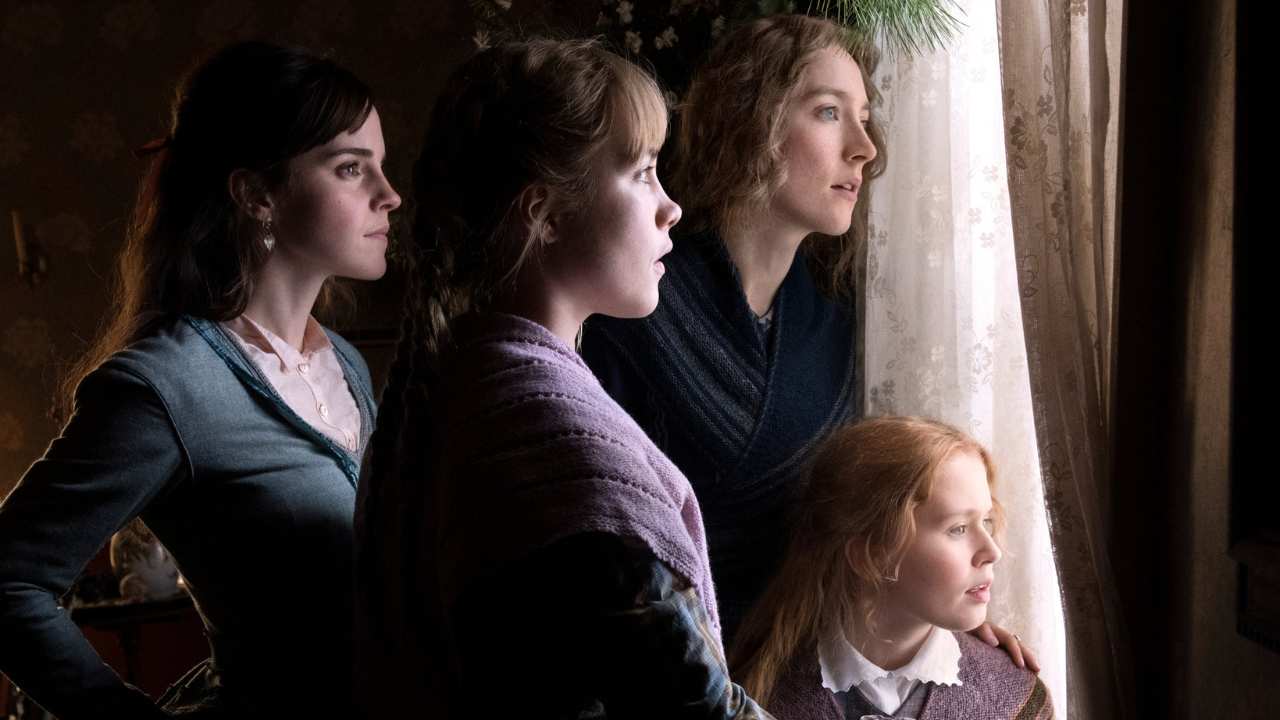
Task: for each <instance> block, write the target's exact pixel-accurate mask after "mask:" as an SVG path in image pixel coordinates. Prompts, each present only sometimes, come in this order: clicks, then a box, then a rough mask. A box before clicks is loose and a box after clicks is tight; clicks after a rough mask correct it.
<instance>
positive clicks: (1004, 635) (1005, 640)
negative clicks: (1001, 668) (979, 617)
mask: <svg viewBox="0 0 1280 720" xmlns="http://www.w3.org/2000/svg"><path fill="white" fill-rule="evenodd" d="M969 634H970V635H972V636H974V637H976V638H978V639H979V640H981V641H983V642H985V643H986V644H988V645H990V646H992V647H999V648H1004V651H1005V652H1007V653H1009V657H1010V658H1011V659H1012V660H1013V664H1014V665H1017V666H1018V667H1020V668H1026V669H1027V670H1030V671H1031V672H1033V673H1038V672H1040V661H1039V660H1037V659H1036V656H1035V653H1034V652H1032V651H1031V648H1029V647H1027V646H1026V645H1023V644H1022V638H1020V637H1018V635H1017V634H1016V633H1012V632H1009V631H1008V630H1005V629H1004V628H1002V627H1000V626H999V625H992V624H991V623H989V622H985V623H982V624H981V625H979V626H978V627H976V628H974V629H973V630H970V631H969Z"/></svg>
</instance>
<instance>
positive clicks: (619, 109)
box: [608, 55, 668, 162]
mask: <svg viewBox="0 0 1280 720" xmlns="http://www.w3.org/2000/svg"><path fill="white" fill-rule="evenodd" d="M608 62H609V65H610V66H611V69H612V70H613V75H614V78H615V79H616V80H617V83H616V84H614V86H613V87H612V88H611V89H610V91H609V92H610V95H611V96H612V97H611V103H610V104H611V105H612V107H611V112H610V115H611V117H610V118H609V124H610V126H611V127H610V128H609V130H610V134H611V135H615V137H617V138H618V139H619V140H620V141H621V142H620V144H619V145H618V148H619V150H620V151H621V152H622V153H623V156H624V158H625V159H626V161H627V162H634V161H636V160H639V159H640V158H641V157H642V156H644V155H646V154H648V153H651V152H653V153H656V152H657V151H658V150H660V149H661V148H662V145H663V143H664V142H666V139H667V115H668V108H667V101H666V98H664V97H663V96H662V91H660V90H659V89H658V83H656V82H655V81H654V80H653V78H651V77H649V75H647V74H646V73H645V72H644V71H642V70H641V69H640V68H638V67H636V66H635V65H633V64H631V63H630V62H628V61H626V60H624V59H622V58H619V57H616V56H613V55H610V56H609V59H608Z"/></svg>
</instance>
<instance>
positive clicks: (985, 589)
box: [964, 580, 991, 603]
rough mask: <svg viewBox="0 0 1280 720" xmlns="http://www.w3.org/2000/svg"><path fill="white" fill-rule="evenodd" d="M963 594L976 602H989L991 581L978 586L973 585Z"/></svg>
mask: <svg viewBox="0 0 1280 720" xmlns="http://www.w3.org/2000/svg"><path fill="white" fill-rule="evenodd" d="M964 594H965V595H967V596H969V597H970V598H973V599H974V600H976V601H977V602H983V603H985V602H991V581H990V580H988V581H987V582H984V583H982V584H980V585H974V586H973V587H971V588H969V589H968V590H965V592H964Z"/></svg>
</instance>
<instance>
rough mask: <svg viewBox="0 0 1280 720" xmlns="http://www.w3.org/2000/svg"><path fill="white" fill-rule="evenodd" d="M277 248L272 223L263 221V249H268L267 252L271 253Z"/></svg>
mask: <svg viewBox="0 0 1280 720" xmlns="http://www.w3.org/2000/svg"><path fill="white" fill-rule="evenodd" d="M275 246H276V236H275V235H274V234H272V232H271V221H270V220H263V221H262V247H264V248H266V249H267V252H271V249H272V248H274V247H275Z"/></svg>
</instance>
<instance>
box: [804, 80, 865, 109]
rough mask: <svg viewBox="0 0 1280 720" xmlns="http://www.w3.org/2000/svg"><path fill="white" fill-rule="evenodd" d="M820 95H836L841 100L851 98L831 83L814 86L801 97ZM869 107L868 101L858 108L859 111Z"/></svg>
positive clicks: (807, 97) (808, 97)
mask: <svg viewBox="0 0 1280 720" xmlns="http://www.w3.org/2000/svg"><path fill="white" fill-rule="evenodd" d="M819 95H834V96H836V97H838V98H840V99H841V100H845V101H848V100H849V99H850V95H849V93H847V92H845V91H843V90H841V89H840V88H835V87H831V86H830V85H819V86H817V87H815V88H812V89H810V90H809V91H808V92H806V93H805V94H804V95H803V96H802V98H801V99H803V100H808V99H810V98H814V97H817V96H819ZM867 108H868V103H865V102H864V103H862V107H860V108H858V111H859V112H862V111H864V110H867Z"/></svg>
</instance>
